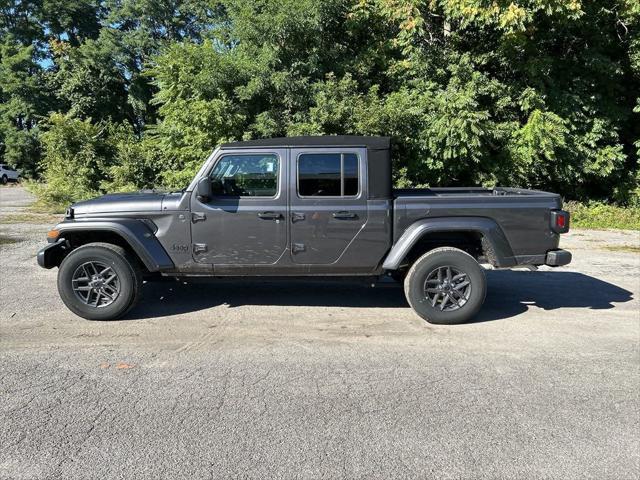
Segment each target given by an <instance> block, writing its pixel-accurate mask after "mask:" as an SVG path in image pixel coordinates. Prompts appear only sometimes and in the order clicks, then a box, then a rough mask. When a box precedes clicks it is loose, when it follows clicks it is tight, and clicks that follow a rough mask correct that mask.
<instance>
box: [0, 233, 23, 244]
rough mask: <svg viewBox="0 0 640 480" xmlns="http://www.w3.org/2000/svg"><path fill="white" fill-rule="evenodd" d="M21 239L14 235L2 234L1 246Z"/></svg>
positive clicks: (0, 237) (0, 236) (0, 238)
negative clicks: (6, 235) (13, 236)
mask: <svg viewBox="0 0 640 480" xmlns="http://www.w3.org/2000/svg"><path fill="white" fill-rule="evenodd" d="M19 241H20V240H18V239H17V238H12V237H5V236H4V235H0V246H2V245H11V244H12V243H18V242H19Z"/></svg>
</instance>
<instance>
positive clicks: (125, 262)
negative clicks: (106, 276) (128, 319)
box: [58, 243, 142, 320]
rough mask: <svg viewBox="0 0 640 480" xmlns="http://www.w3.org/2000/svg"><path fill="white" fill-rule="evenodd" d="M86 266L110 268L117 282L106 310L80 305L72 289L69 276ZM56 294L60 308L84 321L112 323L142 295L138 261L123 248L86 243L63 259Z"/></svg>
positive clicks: (107, 244) (71, 277)
mask: <svg viewBox="0 0 640 480" xmlns="http://www.w3.org/2000/svg"><path fill="white" fill-rule="evenodd" d="M87 262H96V263H99V264H102V265H106V266H109V267H111V269H112V270H113V272H115V274H116V275H117V279H118V281H119V293H118V295H117V296H116V297H115V300H113V302H112V303H111V304H109V305H107V306H101V307H97V306H92V305H88V304H86V303H84V302H83V301H82V300H81V299H80V298H79V297H78V295H77V294H76V292H75V291H74V289H73V283H72V280H73V276H74V273H75V272H76V271H77V269H78V268H79V267H80V266H81V265H83V264H86V263H87ZM58 292H59V293H60V298H61V299H62V301H63V302H64V304H65V305H66V306H67V308H69V310H71V311H72V312H73V313H75V314H76V315H78V316H80V317H82V318H86V319H87V320H116V319H118V318H120V317H122V316H123V315H125V314H126V313H127V312H128V311H129V310H130V309H131V308H133V306H134V305H135V304H136V303H137V302H138V300H139V299H140V296H141V293H142V272H141V270H140V267H139V264H138V261H137V259H136V258H135V257H133V256H132V255H130V254H129V253H128V252H127V251H126V250H125V249H124V248H122V247H119V246H117V245H113V244H110V243H89V244H87V245H83V246H81V247H78V248H76V249H75V250H73V251H72V252H71V253H70V254H69V255H67V256H66V257H65V258H64V260H63V261H62V263H61V264H60V268H59V270H58Z"/></svg>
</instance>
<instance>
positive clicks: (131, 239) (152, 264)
mask: <svg viewBox="0 0 640 480" xmlns="http://www.w3.org/2000/svg"><path fill="white" fill-rule="evenodd" d="M55 229H56V230H58V231H59V232H60V234H59V237H60V238H64V237H65V234H69V233H75V232H78V233H81V232H91V233H95V232H111V233H115V234H116V235H119V236H120V237H121V238H122V239H123V240H124V241H125V242H127V244H128V245H129V246H130V247H131V249H132V250H133V251H134V252H135V253H136V255H138V258H140V260H141V261H142V263H144V265H145V267H147V270H149V271H150V272H158V271H160V270H168V269H172V268H174V265H173V261H172V260H171V258H170V257H169V255H168V254H167V252H166V250H165V249H164V247H163V246H162V244H161V243H160V241H159V240H158V239H157V238H156V236H155V234H154V233H153V232H152V231H151V229H150V228H149V227H148V226H147V225H145V223H144V222H142V221H140V220H137V219H135V218H131V219H117V220H111V219H109V220H75V221H72V222H63V223H60V224H58V225H56V227H55Z"/></svg>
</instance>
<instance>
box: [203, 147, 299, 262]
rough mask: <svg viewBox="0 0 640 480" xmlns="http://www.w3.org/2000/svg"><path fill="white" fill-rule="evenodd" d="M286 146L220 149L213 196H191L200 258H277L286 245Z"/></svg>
mask: <svg viewBox="0 0 640 480" xmlns="http://www.w3.org/2000/svg"><path fill="white" fill-rule="evenodd" d="M286 166H287V150H286V149H274V150H273V151H264V150H260V151H258V150H253V151H252V150H249V149H243V150H240V151H228V150H227V151H224V150H223V151H221V152H220V153H219V156H218V158H217V159H216V160H215V161H214V164H213V167H212V169H211V170H210V171H209V172H208V177H209V179H210V180H211V185H212V190H213V197H212V198H211V199H210V200H209V201H208V202H206V203H203V202H201V201H199V200H198V199H197V197H196V194H195V192H194V194H193V196H192V198H191V212H192V224H191V235H192V243H193V257H194V260H195V261H196V262H199V263H210V264H215V265H258V264H265V265H269V264H273V263H276V262H277V261H278V259H279V258H280V257H282V256H283V255H284V254H285V252H286V250H287V210H288V209H287V188H285V187H286V185H285V184H286V182H285V180H284V179H286V178H287V177H286V173H287V168H286Z"/></svg>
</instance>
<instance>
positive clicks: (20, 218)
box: [0, 212, 63, 225]
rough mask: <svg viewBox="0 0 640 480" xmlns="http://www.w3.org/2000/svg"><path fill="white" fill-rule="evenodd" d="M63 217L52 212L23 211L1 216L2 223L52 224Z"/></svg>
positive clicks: (0, 221) (0, 222)
mask: <svg viewBox="0 0 640 480" xmlns="http://www.w3.org/2000/svg"><path fill="white" fill-rule="evenodd" d="M62 219H63V216H62V215H57V214H52V213H35V212H21V213H12V214H9V215H2V216H0V225H7V224H16V223H33V224H51V223H59V222H61V221H62Z"/></svg>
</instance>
